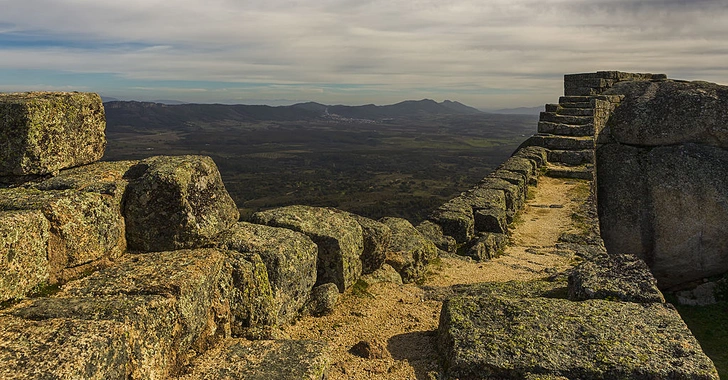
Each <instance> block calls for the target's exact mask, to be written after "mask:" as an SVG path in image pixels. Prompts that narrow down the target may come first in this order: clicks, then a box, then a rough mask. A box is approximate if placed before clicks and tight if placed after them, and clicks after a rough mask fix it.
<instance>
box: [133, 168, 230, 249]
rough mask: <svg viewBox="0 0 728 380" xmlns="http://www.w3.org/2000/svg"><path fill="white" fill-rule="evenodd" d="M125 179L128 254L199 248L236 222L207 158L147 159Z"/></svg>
mask: <svg viewBox="0 0 728 380" xmlns="http://www.w3.org/2000/svg"><path fill="white" fill-rule="evenodd" d="M127 177H128V178H129V185H128V186H127V192H126V199H125V202H124V216H125V218H126V231H127V239H128V241H129V249H131V250H138V251H163V250H170V249H184V248H199V247H203V246H206V245H209V244H212V243H214V240H215V238H216V237H217V235H218V234H220V233H221V232H222V231H224V230H226V229H228V228H229V227H231V226H232V225H233V224H234V223H235V222H237V220H238V218H239V217H240V213H239V212H238V209H237V206H236V205H235V202H233V200H232V198H230V195H229V194H228V192H227V190H225V185H224V184H223V183H222V179H221V178H220V172H218V170H217V166H216V165H215V162H213V161H212V159H211V158H210V157H203V156H155V157H150V158H147V159H144V160H142V161H140V162H139V164H137V165H135V166H134V167H132V168H131V169H130V170H129V171H128V172H127Z"/></svg>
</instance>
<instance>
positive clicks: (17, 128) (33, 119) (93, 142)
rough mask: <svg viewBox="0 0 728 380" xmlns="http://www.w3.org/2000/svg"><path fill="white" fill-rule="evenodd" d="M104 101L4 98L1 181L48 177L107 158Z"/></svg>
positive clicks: (51, 95) (63, 96)
mask: <svg viewBox="0 0 728 380" xmlns="http://www.w3.org/2000/svg"><path fill="white" fill-rule="evenodd" d="M105 129H106V119H105V116H104V107H103V104H102V103H101V97H99V95H97V94H91V93H77V92H74V93H71V92H26V93H12V94H0V146H1V147H2V149H0V176H7V175H18V176H26V175H42V174H48V173H54V172H57V171H58V170H61V169H65V168H70V167H73V166H78V165H84V164H88V163H91V162H94V161H97V160H99V159H101V157H102V156H103V155H104V149H105V148H106V137H105V135H104V130H105Z"/></svg>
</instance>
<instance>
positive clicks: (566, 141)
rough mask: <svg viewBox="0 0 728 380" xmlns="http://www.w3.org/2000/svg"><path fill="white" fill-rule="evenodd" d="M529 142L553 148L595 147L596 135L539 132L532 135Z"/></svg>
mask: <svg viewBox="0 0 728 380" xmlns="http://www.w3.org/2000/svg"><path fill="white" fill-rule="evenodd" d="M527 143H528V145H535V146H541V147H544V148H546V149H552V150H554V149H556V150H584V149H594V137H592V136H586V137H577V136H559V135H551V134H546V133H538V134H535V135H533V136H531V137H530V138H529V139H528V141H527Z"/></svg>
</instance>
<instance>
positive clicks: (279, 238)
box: [220, 222, 318, 323]
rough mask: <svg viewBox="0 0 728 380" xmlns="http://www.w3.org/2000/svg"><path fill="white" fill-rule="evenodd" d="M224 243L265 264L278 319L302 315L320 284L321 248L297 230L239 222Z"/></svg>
mask: <svg viewBox="0 0 728 380" xmlns="http://www.w3.org/2000/svg"><path fill="white" fill-rule="evenodd" d="M220 246H221V247H223V248H225V249H230V250H234V251H238V252H242V253H246V252H248V253H255V254H258V255H260V258H261V259H262V260H263V262H264V263H265V267H266V269H267V272H268V280H269V281H270V287H271V289H272V290H273V298H274V300H275V305H276V308H277V310H278V322H279V323H287V322H290V321H292V320H293V319H294V318H296V316H298V314H299V312H300V311H301V308H303V305H304V304H305V303H306V301H307V300H308V296H309V294H310V292H311V289H312V288H313V286H314V284H315V283H316V261H317V256H318V248H317V247H316V244H314V243H313V241H311V239H310V238H309V237H308V236H306V235H304V234H302V233H300V232H296V231H292V230H289V229H285V228H277V227H269V226H263V225H260V224H252V223H246V222H239V223H237V224H235V225H234V226H233V227H232V228H231V229H230V230H228V231H226V232H225V233H224V234H223V235H222V236H221V238H220Z"/></svg>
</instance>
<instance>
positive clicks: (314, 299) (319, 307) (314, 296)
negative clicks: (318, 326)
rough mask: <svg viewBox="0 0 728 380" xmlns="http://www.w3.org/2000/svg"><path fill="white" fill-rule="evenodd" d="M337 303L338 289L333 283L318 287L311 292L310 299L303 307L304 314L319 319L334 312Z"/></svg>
mask: <svg viewBox="0 0 728 380" xmlns="http://www.w3.org/2000/svg"><path fill="white" fill-rule="evenodd" d="M338 301H339V288H338V287H337V286H336V284H334V283H331V282H330V283H328V284H323V285H319V286H317V287H315V288H313V290H311V298H309V301H308V303H307V304H306V306H304V312H308V313H309V314H311V315H313V316H315V317H321V316H324V315H328V314H331V313H333V312H334V307H335V306H336V303H337V302H338Z"/></svg>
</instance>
